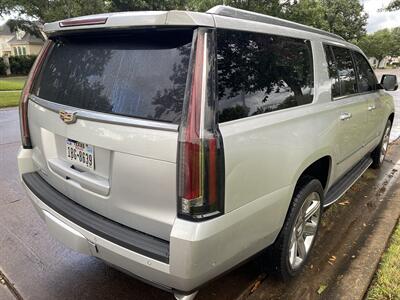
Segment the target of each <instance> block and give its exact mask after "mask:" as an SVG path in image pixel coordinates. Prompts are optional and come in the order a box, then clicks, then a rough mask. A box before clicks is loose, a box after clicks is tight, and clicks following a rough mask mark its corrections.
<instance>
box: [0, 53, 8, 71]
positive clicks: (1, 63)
mask: <svg viewBox="0 0 400 300" xmlns="http://www.w3.org/2000/svg"><path fill="white" fill-rule="evenodd" d="M6 70H7V67H6V64H5V62H4V61H3V59H2V58H1V57H0V75H6Z"/></svg>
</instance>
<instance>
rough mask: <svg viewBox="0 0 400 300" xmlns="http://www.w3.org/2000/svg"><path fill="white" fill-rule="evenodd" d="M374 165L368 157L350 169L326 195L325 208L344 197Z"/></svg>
mask: <svg viewBox="0 0 400 300" xmlns="http://www.w3.org/2000/svg"><path fill="white" fill-rule="evenodd" d="M371 164H372V158H371V157H370V156H369V155H368V156H366V157H364V158H363V159H362V160H361V161H360V162H358V163H357V164H356V165H355V166H354V167H353V168H351V169H350V171H348V172H347V173H346V174H345V175H344V176H342V178H341V179H339V181H338V182H336V183H335V184H334V185H333V186H332V187H331V188H330V189H329V191H328V192H327V193H326V195H325V201H324V207H327V206H329V205H331V204H333V203H334V202H336V201H337V200H338V199H339V198H340V197H342V195H343V194H344V193H345V192H346V191H347V190H348V189H349V188H350V187H351V186H352V185H353V184H354V183H355V182H356V181H357V180H358V178H360V177H361V175H362V174H363V173H364V172H365V171H366V170H367V169H368V168H369V166H370V165H371Z"/></svg>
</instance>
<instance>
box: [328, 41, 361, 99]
mask: <svg viewBox="0 0 400 300" xmlns="http://www.w3.org/2000/svg"><path fill="white" fill-rule="evenodd" d="M332 50H333V54H334V55H335V60H336V64H337V69H338V74H339V81H340V96H346V95H351V94H355V93H357V90H358V88H357V81H356V73H355V71H354V65H353V59H352V57H351V52H350V50H349V49H346V48H342V47H334V46H332Z"/></svg>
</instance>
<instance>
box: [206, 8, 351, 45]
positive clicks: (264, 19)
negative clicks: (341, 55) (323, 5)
mask: <svg viewBox="0 0 400 300" xmlns="http://www.w3.org/2000/svg"><path fill="white" fill-rule="evenodd" d="M207 13H209V14H213V15H219V16H224V17H231V18H237V19H243V20H249V21H256V22H260V23H266V24H271V25H278V26H284V27H288V28H293V29H298V30H303V31H308V32H312V33H317V34H321V35H325V36H329V37H331V38H335V39H339V40H343V41H344V38H342V37H341V36H339V35H337V34H334V33H331V32H327V31H325V30H321V29H317V28H314V27H311V26H307V25H302V24H299V23H295V22H292V21H287V20H284V19H280V18H276V17H271V16H268V15H263V14H259V13H255V12H251V11H247V10H243V9H239V8H234V7H231V6H226V5H217V6H214V7H213V8H210V9H209V10H208V11H207Z"/></svg>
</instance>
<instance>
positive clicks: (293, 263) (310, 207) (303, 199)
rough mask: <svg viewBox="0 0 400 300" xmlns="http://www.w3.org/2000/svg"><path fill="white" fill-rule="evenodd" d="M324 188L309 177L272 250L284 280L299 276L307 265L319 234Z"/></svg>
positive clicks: (293, 200)
mask: <svg viewBox="0 0 400 300" xmlns="http://www.w3.org/2000/svg"><path fill="white" fill-rule="evenodd" d="M322 200H323V188H322V185H321V183H320V182H319V181H318V180H317V179H314V178H310V177H308V178H307V179H306V180H303V183H302V184H301V185H300V186H299V187H298V188H297V189H296V191H295V194H294V196H293V199H292V203H291V206H290V208H289V212H288V215H287V217H286V220H285V224H284V226H283V228H282V231H281V233H280V234H279V236H278V239H277V241H276V242H275V244H274V246H273V262H274V264H275V268H276V270H277V271H278V274H279V275H280V276H281V277H282V278H283V279H285V280H286V279H289V278H291V277H294V276H295V275H297V274H298V273H299V272H300V271H301V269H302V267H303V266H304V265H305V263H306V262H307V259H308V258H309V254H310V252H311V249H312V247H313V245H314V242H315V238H316V235H317V232H318V228H319V223H320V219H321V213H322V203H323V201H322Z"/></svg>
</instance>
